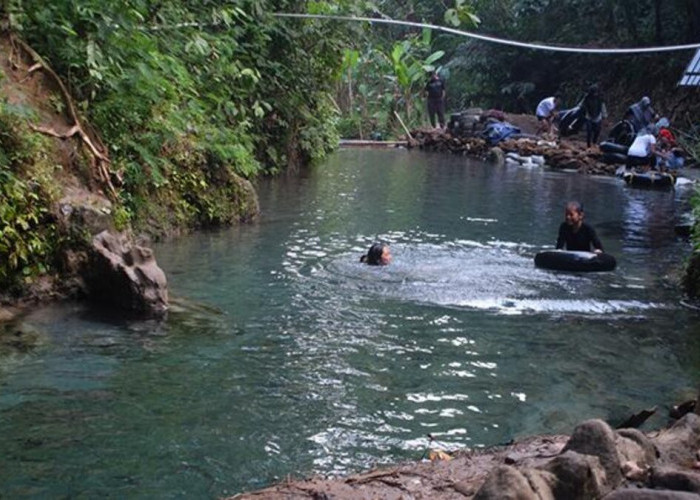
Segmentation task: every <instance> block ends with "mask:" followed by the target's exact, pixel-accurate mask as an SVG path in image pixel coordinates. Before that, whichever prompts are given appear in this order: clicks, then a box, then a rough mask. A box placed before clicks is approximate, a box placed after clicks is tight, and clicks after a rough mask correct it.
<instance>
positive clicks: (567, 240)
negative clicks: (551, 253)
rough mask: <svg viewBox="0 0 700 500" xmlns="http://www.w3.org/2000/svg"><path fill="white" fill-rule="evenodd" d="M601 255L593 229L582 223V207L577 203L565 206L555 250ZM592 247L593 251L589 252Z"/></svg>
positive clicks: (573, 202)
mask: <svg viewBox="0 0 700 500" xmlns="http://www.w3.org/2000/svg"><path fill="white" fill-rule="evenodd" d="M564 247H566V249H567V250H573V251H583V252H591V251H593V252H595V253H602V252H603V245H602V243H601V242H600V240H599V239H598V235H596V232H595V229H593V228H592V227H591V226H589V225H588V224H586V223H585V222H583V205H581V204H580V203H579V202H577V201H570V202H569V203H567V204H566V209H565V211H564V222H562V223H561V225H560V226H559V236H558V237H557V249H562V248H564ZM591 247H593V250H591Z"/></svg>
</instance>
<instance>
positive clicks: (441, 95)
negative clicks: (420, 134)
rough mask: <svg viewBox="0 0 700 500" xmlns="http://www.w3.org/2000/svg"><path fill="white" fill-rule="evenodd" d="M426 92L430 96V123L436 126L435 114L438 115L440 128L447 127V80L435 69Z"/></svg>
mask: <svg viewBox="0 0 700 500" xmlns="http://www.w3.org/2000/svg"><path fill="white" fill-rule="evenodd" d="M425 94H426V95H427V96H428V118H429V119H430V125H432V126H433V127H435V115H437V118H438V123H439V124H440V128H444V127H445V82H444V80H443V79H442V78H440V74H439V73H438V72H437V71H435V72H433V74H432V75H431V76H430V80H428V83H426V84H425Z"/></svg>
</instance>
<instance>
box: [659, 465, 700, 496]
mask: <svg viewBox="0 0 700 500" xmlns="http://www.w3.org/2000/svg"><path fill="white" fill-rule="evenodd" d="M649 482H650V483H651V484H650V486H653V487H654V488H661V489H667V490H676V491H689V492H692V493H700V474H698V473H696V472H691V471H684V470H677V469H669V468H663V467H655V468H653V469H652V471H651V478H650V481H649Z"/></svg>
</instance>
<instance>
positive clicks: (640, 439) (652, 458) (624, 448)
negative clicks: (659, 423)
mask: <svg viewBox="0 0 700 500" xmlns="http://www.w3.org/2000/svg"><path fill="white" fill-rule="evenodd" d="M617 435H618V436H619V437H618V451H619V452H620V455H622V456H621V459H625V460H634V461H636V462H637V464H638V465H639V466H643V465H644V466H651V465H654V462H656V458H657V455H658V451H657V450H656V446H654V443H653V442H652V441H651V439H649V438H648V437H647V435H646V434H644V433H643V432H641V431H639V430H637V429H620V430H619V431H617ZM620 438H622V439H624V441H623V440H621V439H620ZM627 440H630V441H632V442H634V443H635V444H636V445H637V446H638V448H632V449H630V447H629V443H628V442H627ZM640 452H641V456H640V455H639V453H640Z"/></svg>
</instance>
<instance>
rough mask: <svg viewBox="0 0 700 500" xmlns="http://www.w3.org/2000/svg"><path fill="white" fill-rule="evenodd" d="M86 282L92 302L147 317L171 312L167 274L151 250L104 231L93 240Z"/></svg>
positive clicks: (84, 274) (124, 236)
mask: <svg viewBox="0 0 700 500" xmlns="http://www.w3.org/2000/svg"><path fill="white" fill-rule="evenodd" d="M83 278H84V280H85V285H86V288H87V291H88V296H89V298H90V299H91V300H94V301H97V302H100V303H102V304H105V305H108V306H110V307H117V308H119V309H122V310H124V311H128V312H131V313H134V314H136V315H139V316H145V317H162V316H164V315H165V313H166V312H167V309H168V289H167V280H166V278H165V273H164V272H163V270H162V269H161V268H160V267H158V264H157V263H156V260H155V258H154V256H153V251H152V250H151V249H150V248H145V247H142V246H139V245H136V244H134V243H133V242H132V241H131V239H130V238H129V237H128V236H127V235H124V234H115V233H110V232H108V231H103V232H101V233H100V234H98V235H97V236H95V237H94V238H93V240H92V247H91V248H90V250H89V251H88V259H87V263H86V265H85V267H84V270H83Z"/></svg>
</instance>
